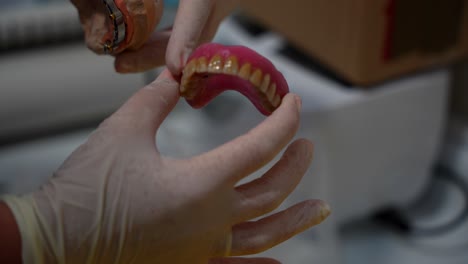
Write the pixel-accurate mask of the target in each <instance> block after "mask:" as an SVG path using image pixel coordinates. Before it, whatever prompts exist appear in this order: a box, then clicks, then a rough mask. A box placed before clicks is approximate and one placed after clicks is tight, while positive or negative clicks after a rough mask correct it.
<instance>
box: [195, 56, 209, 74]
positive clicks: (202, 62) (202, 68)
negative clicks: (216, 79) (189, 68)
mask: <svg viewBox="0 0 468 264" xmlns="http://www.w3.org/2000/svg"><path fill="white" fill-rule="evenodd" d="M207 68H208V63H207V60H206V58H205V57H200V58H198V60H197V72H198V73H200V72H206V70H207Z"/></svg>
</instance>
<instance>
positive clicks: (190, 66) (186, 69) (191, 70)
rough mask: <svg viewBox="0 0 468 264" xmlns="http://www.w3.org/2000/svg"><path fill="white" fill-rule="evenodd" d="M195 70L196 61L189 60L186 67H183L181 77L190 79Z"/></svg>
mask: <svg viewBox="0 0 468 264" xmlns="http://www.w3.org/2000/svg"><path fill="white" fill-rule="evenodd" d="M196 70H197V62H196V60H191V61H189V63H187V65H185V67H184V72H183V75H184V76H187V77H190V76H192V74H193V73H194V72H195V71H196Z"/></svg>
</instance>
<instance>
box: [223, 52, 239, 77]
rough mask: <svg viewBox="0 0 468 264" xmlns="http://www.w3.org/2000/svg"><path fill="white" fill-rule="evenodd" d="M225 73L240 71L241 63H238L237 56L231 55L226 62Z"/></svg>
mask: <svg viewBox="0 0 468 264" xmlns="http://www.w3.org/2000/svg"><path fill="white" fill-rule="evenodd" d="M223 71H224V73H227V74H237V72H238V71H239V64H238V63H237V58H236V57H234V56H230V57H229V58H228V59H227V61H226V63H224V70H223Z"/></svg>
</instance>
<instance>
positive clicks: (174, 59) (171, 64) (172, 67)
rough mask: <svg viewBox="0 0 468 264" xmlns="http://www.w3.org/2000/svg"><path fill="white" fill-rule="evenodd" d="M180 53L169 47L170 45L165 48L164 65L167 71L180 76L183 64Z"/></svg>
mask: <svg viewBox="0 0 468 264" xmlns="http://www.w3.org/2000/svg"><path fill="white" fill-rule="evenodd" d="M182 58H183V57H182V55H178V53H177V52H176V51H174V50H173V49H171V48H170V46H169V47H168V49H167V54H166V66H167V68H168V69H169V71H170V72H171V73H172V75H174V76H180V75H181V73H182V68H183V65H185V62H184V61H183V59H182Z"/></svg>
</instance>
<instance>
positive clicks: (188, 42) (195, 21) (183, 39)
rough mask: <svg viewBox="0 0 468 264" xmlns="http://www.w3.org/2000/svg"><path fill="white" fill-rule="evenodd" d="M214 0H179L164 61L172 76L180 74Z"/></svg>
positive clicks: (195, 43)
mask: <svg viewBox="0 0 468 264" xmlns="http://www.w3.org/2000/svg"><path fill="white" fill-rule="evenodd" d="M214 1H215V0H180V3H179V8H178V10H177V15H176V18H175V21H174V27H173V29H172V36H171V38H170V40H169V44H168V48H167V53H166V63H167V67H168V68H169V70H170V71H171V73H172V74H173V75H174V76H178V75H180V73H181V71H182V67H183V66H184V64H185V62H186V60H187V58H188V56H189V55H190V53H191V52H192V50H193V49H194V48H195V47H196V45H197V44H198V40H199V38H200V36H201V34H202V31H203V29H204V27H205V25H206V22H207V20H208V17H209V16H210V13H211V11H212V9H213V5H214Z"/></svg>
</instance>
